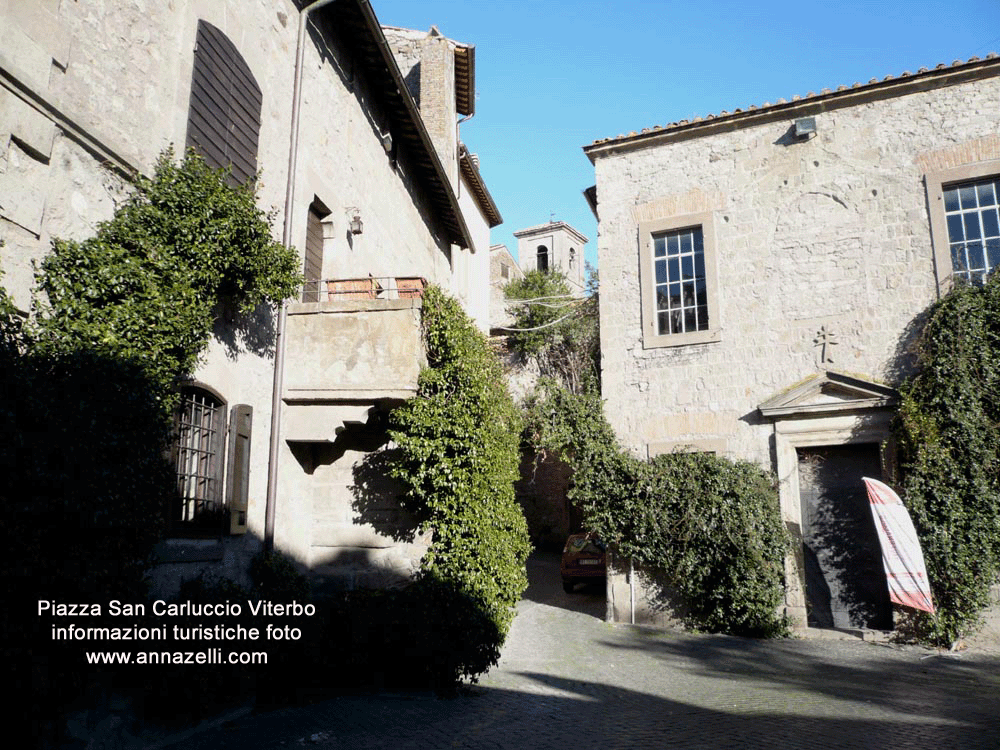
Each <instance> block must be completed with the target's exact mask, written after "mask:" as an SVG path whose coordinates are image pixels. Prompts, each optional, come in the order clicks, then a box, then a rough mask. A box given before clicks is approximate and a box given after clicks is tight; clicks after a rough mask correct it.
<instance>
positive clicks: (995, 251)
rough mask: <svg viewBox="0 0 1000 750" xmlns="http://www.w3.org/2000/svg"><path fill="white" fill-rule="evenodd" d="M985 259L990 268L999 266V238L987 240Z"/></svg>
mask: <svg viewBox="0 0 1000 750" xmlns="http://www.w3.org/2000/svg"><path fill="white" fill-rule="evenodd" d="M986 260H987V261H988V262H989V264H990V270H992V269H994V268H996V267H997V266H1000V240H988V241H987V243H986Z"/></svg>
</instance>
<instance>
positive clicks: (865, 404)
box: [758, 370, 899, 419]
mask: <svg viewBox="0 0 1000 750" xmlns="http://www.w3.org/2000/svg"><path fill="white" fill-rule="evenodd" d="M898 401H899V393H898V392H897V391H896V389H894V388H890V387H889V386H887V385H883V384H882V383H876V382H875V381H873V380H867V379H866V378H862V377H858V376H857V375H847V374H845V373H842V372H835V371H833V370H827V371H826V372H823V373H817V374H816V375H812V376H810V377H809V378H807V379H806V380H804V381H802V382H800V383H796V384H795V385H793V386H791V387H789V388H786V389H785V390H783V391H781V392H780V393H778V394H776V395H775V396H773V397H771V398H770V399H768V400H767V401H765V402H764V403H762V404H761V405H760V406H759V407H758V408H759V409H760V413H761V414H762V415H764V416H765V417H768V418H772V419H774V418H778V417H793V416H810V415H817V414H829V413H837V412H848V411H858V410H866V409H878V408H884V407H888V406H894V405H895V404H896V403H897V402H898Z"/></svg>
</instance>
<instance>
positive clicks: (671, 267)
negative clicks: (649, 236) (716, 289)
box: [653, 227, 708, 336]
mask: <svg viewBox="0 0 1000 750" xmlns="http://www.w3.org/2000/svg"><path fill="white" fill-rule="evenodd" d="M653 267H654V272H655V275H656V333H657V335H660V336H662V335H665V334H670V333H691V332H693V331H705V330H708V289H707V288H706V285H705V241H704V237H703V236H702V231H701V227H688V228H686V229H676V230H674V231H671V232H664V233H663V234H657V235H654V236H653Z"/></svg>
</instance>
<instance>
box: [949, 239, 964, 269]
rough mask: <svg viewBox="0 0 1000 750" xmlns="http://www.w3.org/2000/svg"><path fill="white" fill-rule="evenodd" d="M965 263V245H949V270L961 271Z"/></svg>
mask: <svg viewBox="0 0 1000 750" xmlns="http://www.w3.org/2000/svg"><path fill="white" fill-rule="evenodd" d="M966 267H967V266H966V264H965V245H952V246H951V270H952V271H961V270H962V269H963V268H966Z"/></svg>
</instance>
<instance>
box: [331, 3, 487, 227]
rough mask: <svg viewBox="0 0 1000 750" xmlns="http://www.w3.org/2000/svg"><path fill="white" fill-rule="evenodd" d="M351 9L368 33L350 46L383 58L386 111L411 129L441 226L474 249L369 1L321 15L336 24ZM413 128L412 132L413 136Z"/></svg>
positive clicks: (405, 134) (334, 6)
mask: <svg viewBox="0 0 1000 750" xmlns="http://www.w3.org/2000/svg"><path fill="white" fill-rule="evenodd" d="M348 6H353V8H355V9H356V10H357V12H358V13H359V14H360V16H361V21H362V23H361V24H360V26H361V29H360V30H362V31H365V32H367V34H366V35H365V36H364V37H362V36H355V37H354V38H353V39H351V40H350V42H352V43H353V44H356V45H358V46H359V47H361V48H362V51H365V52H369V53H370V52H371V51H372V50H371V47H374V49H375V50H376V51H377V53H378V56H379V57H380V58H381V61H382V66H383V67H382V70H381V71H378V72H376V74H378V73H379V72H380V73H381V75H382V76H383V77H387V78H388V80H386V81H384V83H386V84H391V87H390V86H388V85H387V86H386V87H385V88H384V89H383V90H382V91H381V94H382V96H383V97H384V98H385V104H386V107H387V109H388V110H389V111H390V112H391V114H392V115H393V116H394V117H399V118H402V119H404V120H405V125H408V126H409V127H402V128H401V129H400V131H401V132H400V133H399V135H400V136H401V139H402V140H403V141H405V142H406V144H407V146H409V147H410V148H411V149H413V150H414V151H415V152H416V156H417V158H416V159H415V165H416V167H417V169H416V172H417V175H418V179H420V180H421V181H423V182H424V183H425V184H426V187H427V188H428V191H427V192H428V198H429V200H430V202H431V204H432V205H433V206H434V207H435V208H436V209H437V212H438V214H439V216H440V219H441V222H442V224H443V226H444V228H445V229H446V230H447V234H448V237H447V239H448V241H449V242H450V243H451V244H455V245H460V246H462V247H472V244H473V243H472V234H471V232H470V231H469V227H468V225H467V224H466V222H465V217H464V216H463V215H462V210H461V208H460V207H459V204H458V197H457V196H456V195H455V191H454V190H453V189H452V186H451V181H450V180H449V179H448V173H447V172H446V171H445V169H444V166H443V165H442V163H441V159H440V158H439V157H438V154H437V150H436V149H435V148H434V143H433V141H432V140H431V137H430V134H429V133H428V132H427V128H426V126H425V125H424V121H423V119H422V118H421V117H420V110H419V109H418V108H417V105H416V102H414V101H413V97H411V96H410V93H409V91H408V90H407V88H406V84H405V82H404V81H403V75H402V73H401V72H400V70H399V66H398V65H397V64H396V59H395V57H394V56H393V54H392V49H391V48H390V47H389V42H388V41H387V40H386V38H385V34H384V33H383V32H382V27H381V25H380V24H379V21H378V18H377V17H376V16H375V11H374V10H373V9H372V7H371V4H370V3H369V1H368V0H343V2H337V3H331V4H330V5H328V6H326V7H325V8H323V9H322V10H321V11H319V12H320V13H322V14H324V15H326V14H329V15H330V16H331V17H333V19H334V20H337V21H340V20H343V19H341V18H338V17H337V14H338V12H339V13H340V14H345V13H347V12H348ZM348 31H350V29H348ZM375 83H378V81H375ZM410 128H412V132H411V130H410Z"/></svg>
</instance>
